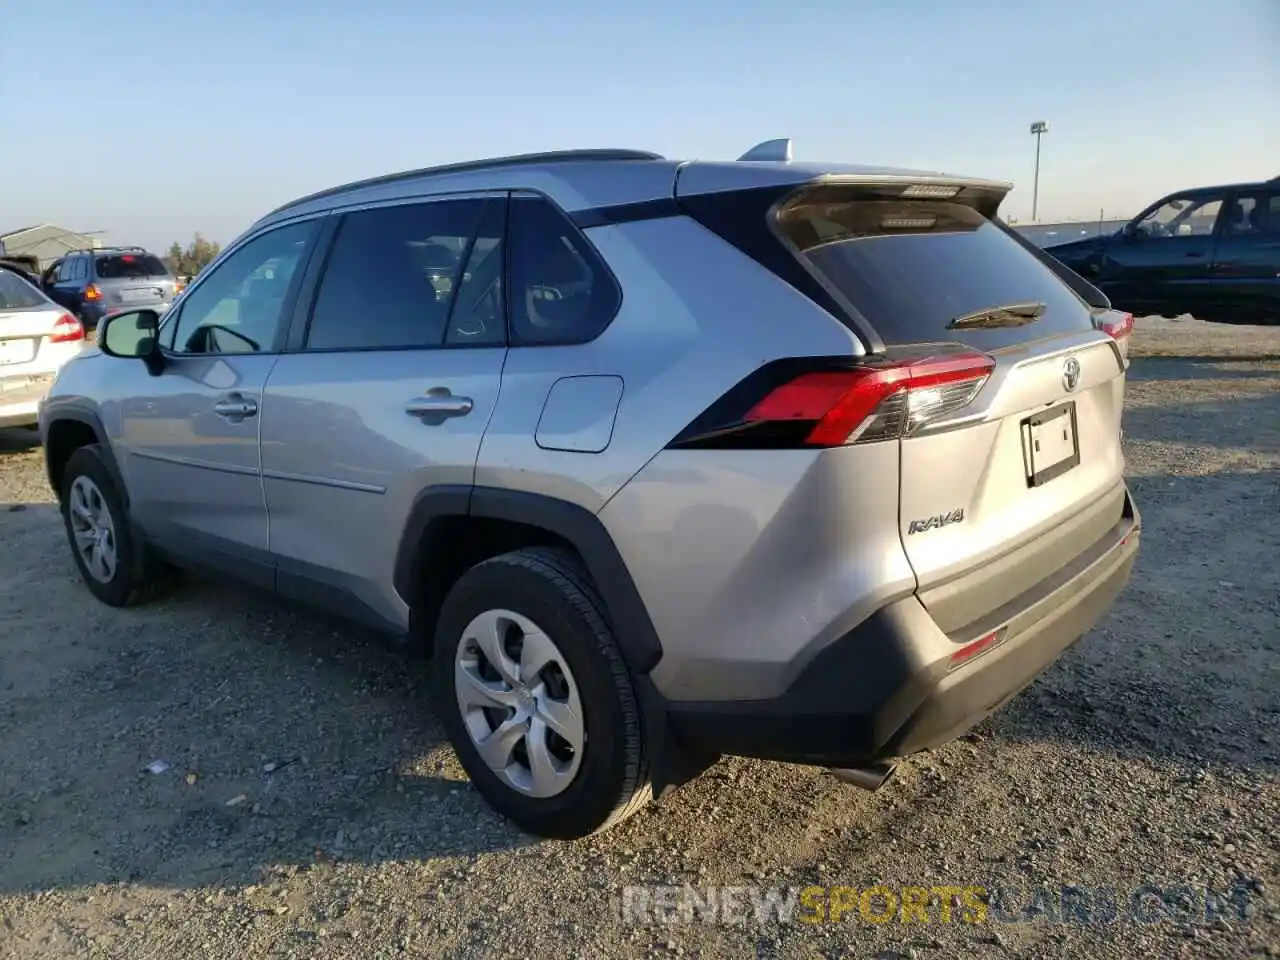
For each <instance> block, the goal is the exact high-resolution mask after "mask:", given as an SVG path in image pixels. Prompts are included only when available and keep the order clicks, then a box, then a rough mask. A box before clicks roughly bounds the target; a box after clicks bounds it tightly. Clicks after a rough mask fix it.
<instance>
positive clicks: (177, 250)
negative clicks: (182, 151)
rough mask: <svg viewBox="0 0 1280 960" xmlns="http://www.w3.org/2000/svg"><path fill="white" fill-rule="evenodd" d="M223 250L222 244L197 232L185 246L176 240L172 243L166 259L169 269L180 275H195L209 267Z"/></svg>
mask: <svg viewBox="0 0 1280 960" xmlns="http://www.w3.org/2000/svg"><path fill="white" fill-rule="evenodd" d="M221 250H222V246H221V244H219V243H217V242H215V241H213V240H206V239H205V238H204V237H203V236H201V235H200V234H199V233H197V234H196V235H195V237H194V238H193V239H192V241H191V242H190V243H189V244H187V246H186V247H185V248H183V246H182V244H180V243H178V242H177V241H176V240H175V241H174V242H173V243H172V244H170V246H169V252H168V253H167V254H165V257H164V260H165V263H166V264H167V265H168V267H169V269H170V270H171V271H173V273H175V274H177V275H178V276H180V277H194V276H195V275H196V274H197V273H199V272H200V271H201V270H203V269H204V268H205V267H207V266H208V265H209V264H210V263H211V262H212V261H213V259H214V258H215V257H216V256H217V255H218V253H219V252H221Z"/></svg>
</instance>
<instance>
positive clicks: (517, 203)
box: [507, 196, 622, 346]
mask: <svg viewBox="0 0 1280 960" xmlns="http://www.w3.org/2000/svg"><path fill="white" fill-rule="evenodd" d="M508 217H509V220H508V225H507V238H508V243H509V244H510V248H511V249H510V254H509V256H510V299H511V343H512V345H513V346H533V345H551V344H575V343H586V342H587V341H589V340H594V339H595V338H596V337H598V336H599V335H600V334H601V333H602V332H604V329H605V327H607V326H608V325H609V324H610V322H611V321H612V320H613V317H614V315H615V314H616V313H617V312H618V307H619V306H620V304H621V302H622V295H621V292H620V291H619V289H618V284H617V281H616V280H615V279H614V277H613V274H612V273H611V272H610V271H609V268H608V267H606V266H605V264H604V261H603V260H601V259H600V256H599V255H598V254H597V253H596V252H595V250H594V249H593V248H592V247H591V244H589V243H588V242H587V240H586V238H585V237H584V236H583V235H582V234H581V233H580V232H579V231H578V228H577V227H576V226H574V225H573V223H571V222H570V221H569V218H568V217H566V216H565V215H564V214H563V213H561V212H560V210H559V209H557V208H556V207H555V206H553V205H552V204H551V203H550V201H548V200H544V199H543V198H541V197H529V196H513V197H512V198H511V206H510V211H509V214H508Z"/></svg>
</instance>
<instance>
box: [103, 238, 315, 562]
mask: <svg viewBox="0 0 1280 960" xmlns="http://www.w3.org/2000/svg"><path fill="white" fill-rule="evenodd" d="M316 232H317V224H316V222H315V221H303V222H297V223H293V224H290V225H287V226H283V227H278V228H275V229H272V230H269V231H267V232H264V233H261V234H259V235H257V236H256V237H254V238H252V239H249V240H248V241H247V242H245V243H243V244H242V245H240V246H238V247H237V248H236V249H235V250H234V251H233V252H231V253H230V254H228V255H227V256H225V257H223V258H222V259H220V260H219V261H218V262H217V263H216V264H214V265H213V266H212V268H211V269H210V270H208V271H207V273H206V274H205V275H204V276H202V277H201V278H200V280H199V281H198V282H197V283H196V284H195V285H194V286H193V287H192V289H191V291H190V293H189V294H188V295H187V296H186V297H184V298H183V299H182V301H181V302H180V303H179V304H178V305H177V308H176V309H175V310H174V312H172V313H171V314H170V315H169V316H168V317H167V319H166V322H165V324H164V328H163V329H162V331H161V343H162V344H163V345H164V346H163V349H164V354H165V361H166V362H165V368H164V371H163V372H162V373H161V374H160V375H158V376H155V377H151V376H148V375H145V372H143V373H142V374H139V372H138V371H137V370H135V371H134V373H133V375H134V376H142V378H143V379H142V381H141V382H139V383H138V385H137V387H136V388H135V389H132V390H130V391H129V396H128V398H127V399H126V400H125V401H124V402H123V403H122V405H121V418H122V423H121V436H122V443H121V446H122V447H123V449H124V451H125V460H126V463H125V465H124V466H125V471H126V474H127V483H128V488H129V494H130V509H131V512H132V514H133V516H134V517H135V518H136V519H137V520H138V522H139V523H141V524H142V526H143V528H144V529H145V530H146V532H147V534H148V535H149V536H150V537H151V538H152V539H154V540H155V541H157V542H158V543H159V544H160V545H161V546H163V547H166V548H169V549H170V550H172V551H173V552H176V553H178V554H181V555H184V556H186V557H188V558H190V559H194V560H198V561H203V562H205V563H207V564H210V565H212V566H215V567H221V568H227V569H229V570H230V571H231V572H232V573H234V574H235V575H237V576H241V577H243V578H245V579H248V580H253V581H258V582H261V583H263V584H264V585H268V586H269V585H271V584H272V582H273V574H272V565H271V563H270V561H269V557H268V550H267V512H266V505H265V503H264V501H263V493H262V478H261V475H260V468H261V464H260V460H259V437H258V431H259V425H260V423H261V417H260V413H261V405H262V389H263V386H264V385H265V383H266V381H267V375H268V374H269V373H270V371H271V367H272V365H273V364H275V362H276V360H277V358H278V355H279V354H278V351H279V350H280V349H281V346H282V344H283V339H284V333H285V327H286V323H285V318H287V317H288V316H289V308H290V307H291V305H292V301H293V299H294V298H295V297H296V291H297V288H298V286H299V282H300V280H301V277H302V273H303V270H304V268H305V266H306V260H307V257H308V256H309V255H310V252H311V249H312V246H313V241H314V237H315V234H316ZM138 367H139V368H140V367H141V365H138Z"/></svg>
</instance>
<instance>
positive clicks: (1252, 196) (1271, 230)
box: [1205, 187, 1280, 323]
mask: <svg viewBox="0 0 1280 960" xmlns="http://www.w3.org/2000/svg"><path fill="white" fill-rule="evenodd" d="M1223 221H1224V222H1223V226H1222V234H1221V237H1220V239H1219V240H1218V246H1217V252H1216V253H1215V255H1214V262H1213V269H1212V271H1211V275H1210V279H1209V283H1208V293H1207V294H1206V301H1207V306H1206V308H1205V315H1206V317H1209V318H1211V319H1218V320H1229V321H1235V322H1237V323H1265V322H1267V321H1272V322H1274V321H1275V320H1277V319H1280V187H1265V188H1255V189H1244V190H1240V191H1238V192H1237V193H1236V194H1235V195H1234V196H1233V197H1232V198H1231V200H1230V201H1229V202H1228V204H1227V214H1226V216H1225V217H1224V218H1223Z"/></svg>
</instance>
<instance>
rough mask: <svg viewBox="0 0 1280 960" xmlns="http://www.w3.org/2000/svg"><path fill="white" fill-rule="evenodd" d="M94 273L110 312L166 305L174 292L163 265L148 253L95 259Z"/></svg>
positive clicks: (105, 255) (110, 255)
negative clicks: (120, 309) (118, 309)
mask: <svg viewBox="0 0 1280 960" xmlns="http://www.w3.org/2000/svg"><path fill="white" fill-rule="evenodd" d="M94 273H95V276H96V278H97V279H96V282H97V285H98V286H99V287H100V288H101V290H102V294H103V299H104V301H105V303H106V305H107V307H108V308H109V309H113V310H114V309H116V308H128V307H135V306H152V305H155V304H160V303H168V302H169V301H171V300H172V299H173V297H174V294H175V291H176V284H175V282H174V279H173V277H172V276H171V275H170V273H169V271H168V269H167V268H166V267H165V265H164V263H163V262H162V261H161V260H160V259H159V258H158V257H156V256H154V255H153V254H149V253H123V254H104V255H101V256H98V257H97V258H96V263H95V267H94Z"/></svg>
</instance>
